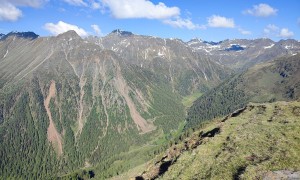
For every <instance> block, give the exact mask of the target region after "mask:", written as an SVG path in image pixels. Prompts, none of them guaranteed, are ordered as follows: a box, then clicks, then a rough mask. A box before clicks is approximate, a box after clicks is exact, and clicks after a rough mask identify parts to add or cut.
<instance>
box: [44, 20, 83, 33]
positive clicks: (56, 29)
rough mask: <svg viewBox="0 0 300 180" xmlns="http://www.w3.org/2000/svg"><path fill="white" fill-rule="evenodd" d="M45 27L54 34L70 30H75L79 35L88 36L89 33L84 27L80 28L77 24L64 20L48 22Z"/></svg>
mask: <svg viewBox="0 0 300 180" xmlns="http://www.w3.org/2000/svg"><path fill="white" fill-rule="evenodd" d="M44 28H45V29H46V30H48V31H49V32H50V33H51V34H53V35H58V34H61V33H64V32H66V31H69V30H74V31H75V32H76V33H77V34H78V35H79V36H87V35H88V33H87V32H86V31H85V30H84V29H82V28H79V27H78V26H76V25H72V24H68V23H65V22H63V21H59V22H58V23H57V24H54V23H46V24H45V25H44Z"/></svg>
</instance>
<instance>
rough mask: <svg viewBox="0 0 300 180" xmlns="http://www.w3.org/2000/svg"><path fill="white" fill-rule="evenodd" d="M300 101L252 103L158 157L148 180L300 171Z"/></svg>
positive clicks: (259, 176) (253, 176) (255, 176)
mask: <svg viewBox="0 0 300 180" xmlns="http://www.w3.org/2000/svg"><path fill="white" fill-rule="evenodd" d="M299 132H300V102H296V101H294V102H275V103H266V104H249V105H247V106H246V108H245V109H240V110H239V111H238V112H236V113H233V114H231V115H229V116H228V117H226V118H223V119H219V120H215V121H212V122H210V123H209V124H208V125H206V126H205V128H203V129H201V130H197V131H195V132H194V133H193V134H192V135H191V136H190V137H188V138H186V139H184V140H183V141H182V142H180V143H178V144H177V145H173V146H172V147H170V148H169V149H168V150H167V151H166V153H165V154H162V155H161V156H159V157H157V158H156V159H155V160H153V161H152V162H151V163H150V165H148V168H147V170H146V171H145V172H144V173H143V174H142V175H141V176H142V177H143V178H145V179H148V178H150V179H152V178H159V179H262V178H263V177H264V176H265V174H266V173H267V172H269V171H276V170H290V171H299V170H300V156H299V154H300V138H299Z"/></svg>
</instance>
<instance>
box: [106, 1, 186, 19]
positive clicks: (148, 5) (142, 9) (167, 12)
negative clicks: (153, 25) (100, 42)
mask: <svg viewBox="0 0 300 180" xmlns="http://www.w3.org/2000/svg"><path fill="white" fill-rule="evenodd" d="M102 3H103V5H104V6H105V7H108V8H109V9H110V11H111V13H112V15H113V16H114V17H115V18H118V19H126V18H147V19H168V18H171V17H176V16H178V15H180V9H179V8H178V7H167V6H166V5H165V4H164V3H162V2H159V3H158V4H153V3H152V2H151V1H148V0H102Z"/></svg>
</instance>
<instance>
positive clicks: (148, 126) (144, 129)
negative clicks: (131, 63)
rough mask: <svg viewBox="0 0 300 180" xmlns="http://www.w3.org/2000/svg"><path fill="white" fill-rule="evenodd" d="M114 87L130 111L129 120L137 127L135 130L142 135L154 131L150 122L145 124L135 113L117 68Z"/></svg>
mask: <svg viewBox="0 0 300 180" xmlns="http://www.w3.org/2000/svg"><path fill="white" fill-rule="evenodd" d="M115 86H116V89H117V91H118V92H119V93H120V94H121V95H122V96H123V97H124V99H125V101H126V103H127V106H128V108H129V111H130V115H131V118H132V119H133V121H134V123H135V124H136V125H137V128H138V129H139V130H141V131H142V133H147V132H150V131H153V130H155V128H156V127H155V126H154V125H153V124H151V123H150V122H147V121H146V120H145V119H144V118H143V117H142V116H141V115H140V114H139V112H138V111H137V109H136V107H135V105H134V103H133V101H132V99H131V98H130V97H129V95H128V93H129V89H130V87H128V85H127V83H126V81H125V79H124V78H123V76H122V74H121V69H120V67H119V66H117V72H116V80H115Z"/></svg>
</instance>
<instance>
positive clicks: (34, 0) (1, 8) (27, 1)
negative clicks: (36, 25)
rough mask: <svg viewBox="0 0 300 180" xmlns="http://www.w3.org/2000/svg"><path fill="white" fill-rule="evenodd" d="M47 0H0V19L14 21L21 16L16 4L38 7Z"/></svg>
mask: <svg viewBox="0 0 300 180" xmlns="http://www.w3.org/2000/svg"><path fill="white" fill-rule="evenodd" d="M47 1H48V0H0V21H16V20H18V19H19V18H20V17H22V11H21V10H20V9H19V8H17V7H18V6H23V7H33V8H38V7H40V6H42V5H43V4H44V3H46V2H47Z"/></svg>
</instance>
